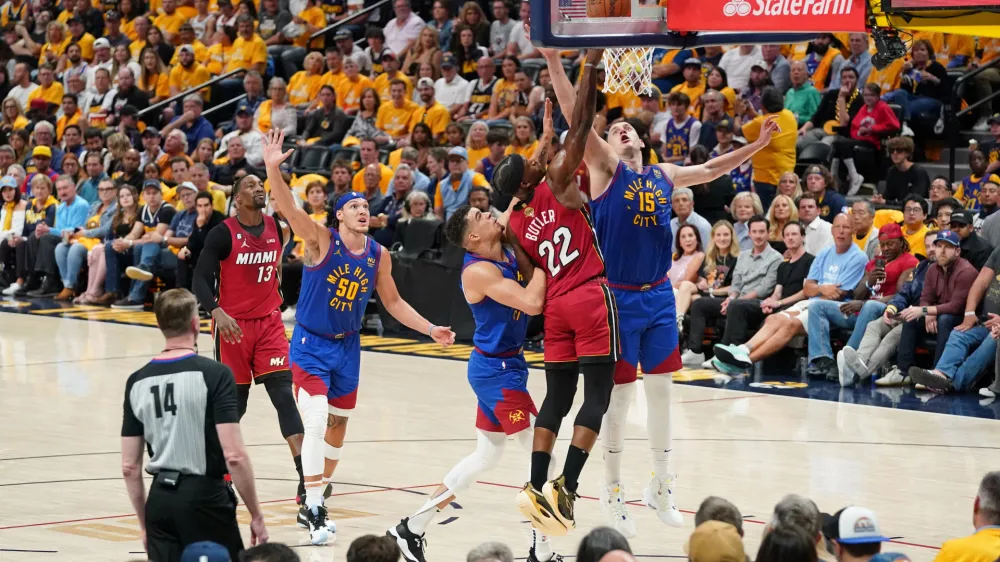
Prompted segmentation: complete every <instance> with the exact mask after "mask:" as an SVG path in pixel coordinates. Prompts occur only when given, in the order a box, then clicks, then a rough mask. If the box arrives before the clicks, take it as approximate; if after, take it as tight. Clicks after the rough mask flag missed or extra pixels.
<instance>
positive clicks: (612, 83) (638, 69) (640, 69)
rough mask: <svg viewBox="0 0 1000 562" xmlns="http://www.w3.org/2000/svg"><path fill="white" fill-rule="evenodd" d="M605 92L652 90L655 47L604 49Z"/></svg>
mask: <svg viewBox="0 0 1000 562" xmlns="http://www.w3.org/2000/svg"><path fill="white" fill-rule="evenodd" d="M603 63H604V71H605V77H604V93H606V94H619V93H620V94H624V93H626V92H631V93H633V94H636V95H641V94H645V93H648V92H650V91H652V88H651V86H652V83H653V48H652V47H625V48H621V49H607V50H605V51H604V57H603Z"/></svg>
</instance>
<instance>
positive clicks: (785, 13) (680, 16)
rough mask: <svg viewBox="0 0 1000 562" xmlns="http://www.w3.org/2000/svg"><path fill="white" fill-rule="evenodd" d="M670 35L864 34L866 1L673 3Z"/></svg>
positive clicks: (693, 0) (716, 0)
mask: <svg viewBox="0 0 1000 562" xmlns="http://www.w3.org/2000/svg"><path fill="white" fill-rule="evenodd" d="M667 27H668V28H669V29H670V30H671V31H737V32H745V31H767V32H790V33H801V32H809V31H815V32H820V33H832V32H841V31H843V32H847V31H864V30H865V0H672V1H671V2H670V5H669V7H668V8H667Z"/></svg>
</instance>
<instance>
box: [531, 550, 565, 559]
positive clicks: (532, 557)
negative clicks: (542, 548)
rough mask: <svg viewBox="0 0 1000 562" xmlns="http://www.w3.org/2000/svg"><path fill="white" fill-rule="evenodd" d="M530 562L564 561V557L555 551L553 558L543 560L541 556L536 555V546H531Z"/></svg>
mask: <svg viewBox="0 0 1000 562" xmlns="http://www.w3.org/2000/svg"><path fill="white" fill-rule="evenodd" d="M528 562H563V557H562V556H561V555H559V554H556V553H554V552H553V553H552V558H549V559H547V560H542V559H541V558H539V557H537V556H535V547H531V548H530V549H529V550H528Z"/></svg>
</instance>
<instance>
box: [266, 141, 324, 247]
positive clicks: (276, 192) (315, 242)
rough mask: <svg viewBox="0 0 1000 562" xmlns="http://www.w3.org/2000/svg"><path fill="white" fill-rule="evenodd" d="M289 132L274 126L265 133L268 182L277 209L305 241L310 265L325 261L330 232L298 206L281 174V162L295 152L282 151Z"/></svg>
mask: <svg viewBox="0 0 1000 562" xmlns="http://www.w3.org/2000/svg"><path fill="white" fill-rule="evenodd" d="M284 142H285V133H284V132H283V131H281V130H280V129H271V131H270V132H268V133H267V134H266V135H265V136H264V167H265V168H266V170H267V181H268V183H269V184H270V185H271V195H272V196H274V208H275V209H276V210H277V211H278V212H280V213H281V216H283V217H285V220H287V221H288V224H289V225H291V227H292V231H293V232H295V234H296V235H298V236H299V238H302V240H303V241H304V242H305V260H304V263H305V264H306V265H312V264H314V263H319V262H320V261H323V258H324V257H325V255H326V252H327V250H329V248H330V233H329V231H328V230H327V229H326V228H324V227H323V226H321V225H320V224H318V223H317V222H316V221H314V220H312V219H311V218H309V215H308V214H306V212H305V211H303V210H302V209H301V208H300V207H299V206H298V205H296V204H295V196H294V195H292V190H291V188H289V187H288V184H287V183H285V180H284V178H282V177H281V168H280V167H279V166H281V163H282V162H284V161H285V160H287V159H288V157H289V156H291V155H292V152H293V151H294V150H293V149H289V150H288V151H286V152H282V150H281V148H282V143H284Z"/></svg>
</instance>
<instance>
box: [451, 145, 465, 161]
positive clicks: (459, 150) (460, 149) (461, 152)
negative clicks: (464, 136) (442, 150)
mask: <svg viewBox="0 0 1000 562" xmlns="http://www.w3.org/2000/svg"><path fill="white" fill-rule="evenodd" d="M452 156H458V157H460V158H461V159H462V160H468V159H469V151H468V150H465V147H464V146H453V147H452V148H451V150H449V151H448V158H451V157H452Z"/></svg>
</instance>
